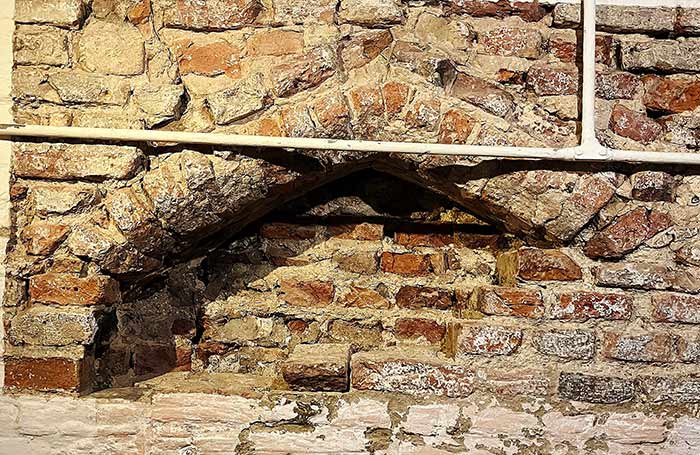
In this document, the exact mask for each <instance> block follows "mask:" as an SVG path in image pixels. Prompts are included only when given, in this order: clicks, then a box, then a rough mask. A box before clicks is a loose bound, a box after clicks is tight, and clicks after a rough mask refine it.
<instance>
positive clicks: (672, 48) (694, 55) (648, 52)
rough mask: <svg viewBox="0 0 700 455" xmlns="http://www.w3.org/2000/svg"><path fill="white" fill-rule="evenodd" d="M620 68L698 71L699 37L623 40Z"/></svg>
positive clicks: (699, 65)
mask: <svg viewBox="0 0 700 455" xmlns="http://www.w3.org/2000/svg"><path fill="white" fill-rule="evenodd" d="M620 52H621V55H622V68H623V69H625V70H628V71H661V72H679V73H680V72H690V73H697V72H700V39H699V38H689V39H686V40H682V41H681V40H653V41H643V42H638V41H623V42H622V43H621V47H620Z"/></svg>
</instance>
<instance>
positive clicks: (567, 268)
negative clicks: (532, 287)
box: [496, 248, 582, 285]
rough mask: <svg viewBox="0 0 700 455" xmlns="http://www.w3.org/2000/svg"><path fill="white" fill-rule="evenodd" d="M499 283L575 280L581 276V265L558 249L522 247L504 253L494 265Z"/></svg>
mask: <svg viewBox="0 0 700 455" xmlns="http://www.w3.org/2000/svg"><path fill="white" fill-rule="evenodd" d="M496 269H497V272H498V277H499V280H500V282H501V284H504V285H511V284H514V283H515V281H516V280H517V279H520V280H526V281H575V280H580V279H581V277H582V272H581V267H579V265H578V264H576V263H575V262H574V261H573V259H571V258H570V257H569V256H568V255H567V254H566V253H563V252H561V251H559V250H542V249H537V248H523V249H520V250H517V251H511V252H508V253H504V254H502V255H500V256H499V257H498V262H497V265H496Z"/></svg>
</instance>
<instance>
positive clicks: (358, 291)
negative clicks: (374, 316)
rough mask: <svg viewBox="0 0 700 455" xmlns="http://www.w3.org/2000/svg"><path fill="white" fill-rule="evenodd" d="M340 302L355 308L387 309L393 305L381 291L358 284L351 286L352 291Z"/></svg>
mask: <svg viewBox="0 0 700 455" xmlns="http://www.w3.org/2000/svg"><path fill="white" fill-rule="evenodd" d="M339 303H340V304H341V305H343V306H346V307H354V308H378V309H386V308H389V307H390V306H391V302H389V300H388V299H387V298H386V297H384V296H383V295H381V294H380V293H379V292H377V291H374V290H372V289H367V288H361V287H357V286H351V287H350V291H349V292H348V293H347V294H345V295H344V296H343V297H342V298H341V299H340V300H339Z"/></svg>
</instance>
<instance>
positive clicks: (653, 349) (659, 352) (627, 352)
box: [602, 331, 678, 363]
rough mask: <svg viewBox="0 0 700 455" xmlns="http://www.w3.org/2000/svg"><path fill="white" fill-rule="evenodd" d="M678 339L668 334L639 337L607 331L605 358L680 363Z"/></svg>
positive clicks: (604, 349)
mask: <svg viewBox="0 0 700 455" xmlns="http://www.w3.org/2000/svg"><path fill="white" fill-rule="evenodd" d="M677 342H678V337H677V336H675V335H670V334H668V333H643V334H639V335H632V334H624V333H619V332H615V331H607V332H605V333H604V334H603V349H602V353H603V356H605V357H606V358H609V359H615V360H624V361H627V362H658V363H668V362H676V361H678V353H677V351H676V343H677Z"/></svg>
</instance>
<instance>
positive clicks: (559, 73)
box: [527, 65, 578, 96]
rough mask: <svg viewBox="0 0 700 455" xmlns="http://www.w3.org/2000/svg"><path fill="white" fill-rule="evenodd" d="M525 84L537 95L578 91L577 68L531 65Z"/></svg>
mask: <svg viewBox="0 0 700 455" xmlns="http://www.w3.org/2000/svg"><path fill="white" fill-rule="evenodd" d="M527 84H528V86H529V87H531V88H532V89H533V90H534V91H535V93H536V94H537V95H539V96H547V95H575V94H577V93H578V69H577V68H576V67H575V66H547V65H539V66H533V67H532V68H530V70H529V71H528V73H527Z"/></svg>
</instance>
